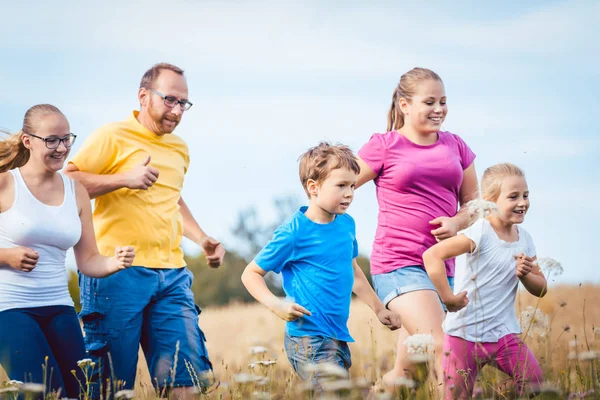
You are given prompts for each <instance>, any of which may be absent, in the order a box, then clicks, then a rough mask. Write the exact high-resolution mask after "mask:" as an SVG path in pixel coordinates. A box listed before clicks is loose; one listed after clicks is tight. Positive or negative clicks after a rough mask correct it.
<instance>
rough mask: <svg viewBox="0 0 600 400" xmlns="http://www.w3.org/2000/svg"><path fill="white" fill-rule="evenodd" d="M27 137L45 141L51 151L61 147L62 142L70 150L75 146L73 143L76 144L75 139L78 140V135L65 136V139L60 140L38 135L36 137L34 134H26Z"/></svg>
mask: <svg viewBox="0 0 600 400" xmlns="http://www.w3.org/2000/svg"><path fill="white" fill-rule="evenodd" d="M26 135H29V136H33V137H34V138H38V139H40V140H43V141H44V143H46V147H47V148H49V149H50V150H54V149H57V148H58V146H60V142H62V143H63V144H64V145H65V147H66V148H69V147H71V146H73V143H75V139H76V138H77V135H75V134H73V133H69V134H68V135H67V136H65V137H63V138H59V137H58V136H48V137H41V136H38V135H34V134H33V133H26Z"/></svg>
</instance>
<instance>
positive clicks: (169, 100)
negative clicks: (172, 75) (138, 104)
mask: <svg viewBox="0 0 600 400" xmlns="http://www.w3.org/2000/svg"><path fill="white" fill-rule="evenodd" d="M148 90H149V91H151V92H152V93H154V94H156V95H158V96H160V97H162V98H163V100H164V101H165V106H167V107H169V108H173V107H175V106H176V105H177V104H179V106H180V107H181V109H182V110H183V111H187V110H189V109H190V108H192V106H193V104H192V103H190V102H189V101H187V100H179V99H178V98H177V97H175V96H165V95H164V94H162V93H161V92H159V91H156V90H154V89H148Z"/></svg>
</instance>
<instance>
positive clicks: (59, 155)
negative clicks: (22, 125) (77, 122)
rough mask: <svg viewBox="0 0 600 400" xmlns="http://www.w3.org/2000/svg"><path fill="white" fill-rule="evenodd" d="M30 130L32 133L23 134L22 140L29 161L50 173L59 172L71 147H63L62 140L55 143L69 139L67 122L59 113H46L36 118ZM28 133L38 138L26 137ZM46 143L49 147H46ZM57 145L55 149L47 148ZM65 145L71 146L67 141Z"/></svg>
mask: <svg viewBox="0 0 600 400" xmlns="http://www.w3.org/2000/svg"><path fill="white" fill-rule="evenodd" d="M32 128H33V130H34V131H32V132H29V131H28V132H24V134H23V138H22V141H23V144H24V146H25V147H27V148H28V149H29V150H30V161H32V162H34V163H36V165H39V166H42V167H43V168H46V169H48V170H50V171H60V170H61V169H62V168H63V166H64V164H65V161H66V160H67V157H68V156H69V153H70V152H71V147H70V146H67V145H65V142H64V140H63V141H60V142H57V141H58V140H59V139H64V138H69V136H70V135H71V133H70V127H69V122H68V121H67V119H66V118H65V116H64V115H63V114H61V113H47V114H43V115H40V116H39V117H38V118H36V121H35V124H34V125H33V127H32ZM28 133H30V134H32V135H35V136H38V137H34V136H31V135H28ZM40 138H42V139H40ZM44 139H46V140H44ZM46 142H48V145H49V146H47V145H46ZM57 143H58V147H56V148H55V149H49V148H48V147H54V146H53V145H54V144H57ZM67 144H72V142H70V141H69V140H67Z"/></svg>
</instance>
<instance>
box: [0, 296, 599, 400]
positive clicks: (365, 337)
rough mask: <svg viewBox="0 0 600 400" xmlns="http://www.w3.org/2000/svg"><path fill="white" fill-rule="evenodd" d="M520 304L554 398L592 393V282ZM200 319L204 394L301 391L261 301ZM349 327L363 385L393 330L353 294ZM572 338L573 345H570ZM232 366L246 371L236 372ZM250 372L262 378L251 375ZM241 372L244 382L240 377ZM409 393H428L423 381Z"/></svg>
mask: <svg viewBox="0 0 600 400" xmlns="http://www.w3.org/2000/svg"><path fill="white" fill-rule="evenodd" d="M526 306H534V307H535V306H537V307H538V308H539V309H540V310H541V311H542V312H544V313H545V314H547V315H548V317H549V321H550V326H549V331H548V333H547V334H546V335H545V336H544V337H540V336H535V337H532V338H530V337H528V338H526V339H525V340H526V343H527V344H528V345H529V346H530V347H531V348H532V349H533V351H534V352H535V354H536V356H537V357H538V360H539V361H540V364H541V365H542V368H543V370H544V374H545V378H546V381H547V382H548V383H550V384H552V385H553V386H554V387H556V388H558V389H560V390H561V394H560V395H557V396H558V397H554V398H567V397H569V396H570V398H600V393H599V391H598V385H599V382H598V378H599V372H598V367H599V362H600V360H599V359H598V351H600V287H598V286H586V285H584V286H581V287H577V286H559V287H554V288H551V290H550V292H549V293H548V295H547V296H545V297H544V298H543V299H541V301H539V303H538V299H536V298H534V297H532V296H530V295H528V294H527V293H524V292H521V293H520V294H519V296H518V298H517V304H516V307H517V309H518V310H521V309H524V308H525V307H526ZM200 325H201V327H202V329H203V330H204V332H205V334H206V337H207V346H208V349H209V353H210V357H211V360H212V361H213V363H214V370H215V374H216V377H217V379H218V380H219V381H221V385H220V387H219V388H218V389H216V390H214V391H213V392H212V393H211V394H210V395H208V396H206V397H208V398H215V399H218V398H239V399H246V398H256V399H259V398H273V399H282V398H305V397H307V396H308V395H307V393H305V392H299V387H300V386H301V385H300V382H298V380H297V379H296V378H295V376H294V375H293V374H292V370H291V367H290V365H289V363H288V361H287V357H286V356H285V353H284V350H283V332H284V322H283V321H281V320H279V319H278V318H277V317H275V316H274V315H273V314H271V313H270V312H269V311H268V310H266V309H265V308H264V307H262V306H260V305H257V304H233V305H229V306H227V307H220V308H206V309H205V310H204V312H203V313H202V315H201V317H200ZM349 327H350V331H351V333H352V335H353V336H354V338H355V340H356V343H353V344H352V345H351V350H352V357H353V367H352V369H351V378H352V380H353V381H354V382H359V384H357V386H360V387H365V388H366V387H369V386H370V382H373V381H375V380H377V379H378V378H379V377H380V376H381V374H382V373H385V372H386V371H387V370H388V369H389V368H390V366H391V365H392V363H393V360H394V349H395V342H396V334H395V333H394V332H390V331H388V330H386V329H385V328H384V327H383V326H381V325H380V324H379V322H378V321H377V320H376V318H375V317H374V316H373V315H372V313H371V311H370V310H369V309H368V307H366V306H365V305H364V304H362V303H360V302H358V301H355V302H353V304H352V310H351V316H350V321H349ZM575 339H576V340H577V348H573V347H570V346H571V345H572V343H571V342H572V341H573V340H575ZM570 343H571V345H570ZM256 346H262V347H265V348H267V349H268V352H267V353H261V354H260V355H250V354H249V353H250V349H251V348H253V347H256ZM591 350H595V351H596V353H590V352H589V351H591ZM570 351H571V352H573V351H576V352H577V354H579V357H576V358H575V359H569V352H570ZM584 352H585V353H584ZM257 357H261V359H263V360H265V359H268V360H275V361H276V363H275V364H273V365H269V366H257V367H256V368H255V369H251V368H249V366H248V365H249V363H251V362H252V361H256V360H257ZM257 370H260V371H257ZM240 373H246V375H238V374H240ZM254 376H266V377H268V378H269V379H268V380H265V379H263V380H258V379H257V378H254ZM481 377H482V378H481V379H480V381H479V383H478V386H477V389H476V393H478V396H479V397H480V398H499V399H501V398H510V397H509V396H510V395H509V394H507V393H508V392H506V391H505V386H506V385H505V383H506V382H505V381H506V376H505V375H502V374H501V373H500V372H496V371H495V370H494V369H491V368H488V367H486V368H485V369H484V371H483V372H482V374H481ZM5 378H6V376H5V374H4V372H3V371H0V381H2V380H4V379H5ZM248 379H249V380H251V381H252V382H245V383H242V382H240V381H242V380H248ZM255 380H256V381H255ZM340 393H343V394H345V395H347V396H348V397H351V398H364V397H365V396H366V390H365V389H354V390H352V391H350V390H347V389H344V390H339V391H338V392H337V395H338V396H339V394H340ZM406 393H408V392H406ZM406 393H405V394H406ZM411 396H412V397H414V398H428V397H429V395H428V394H427V392H426V388H422V389H420V390H419V391H417V392H416V393H412V394H411ZM547 396H548V395H547ZM136 397H137V398H156V395H155V394H154V391H153V389H152V386H151V384H150V379H149V376H148V372H147V368H146V365H145V362H144V361H143V360H142V361H141V362H140V364H139V367H138V381H137V385H136Z"/></svg>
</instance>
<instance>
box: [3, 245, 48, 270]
mask: <svg viewBox="0 0 600 400" xmlns="http://www.w3.org/2000/svg"><path fill="white" fill-rule="evenodd" d="M3 251H4V252H5V253H6V261H7V264H8V265H9V266H10V267H12V268H14V269H16V270H17V271H23V272H31V271H32V270H33V269H34V268H35V266H36V265H37V262H38V258H40V255H39V254H38V252H37V251H34V250H31V249H30V248H28V247H13V248H10V249H3Z"/></svg>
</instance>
